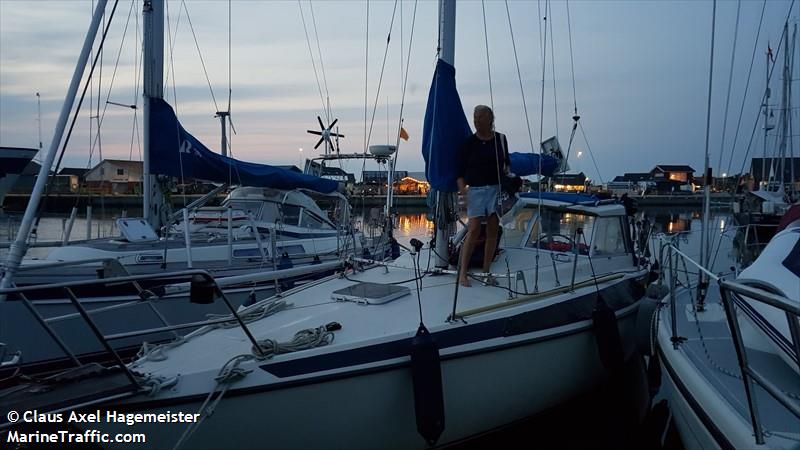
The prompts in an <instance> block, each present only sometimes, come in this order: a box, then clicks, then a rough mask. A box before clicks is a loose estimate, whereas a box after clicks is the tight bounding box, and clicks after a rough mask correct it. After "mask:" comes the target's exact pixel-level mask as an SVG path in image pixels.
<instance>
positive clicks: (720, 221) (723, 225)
mask: <svg viewBox="0 0 800 450" xmlns="http://www.w3.org/2000/svg"><path fill="white" fill-rule="evenodd" d="M719 229H720V230H723V231H724V230H725V219H719Z"/></svg>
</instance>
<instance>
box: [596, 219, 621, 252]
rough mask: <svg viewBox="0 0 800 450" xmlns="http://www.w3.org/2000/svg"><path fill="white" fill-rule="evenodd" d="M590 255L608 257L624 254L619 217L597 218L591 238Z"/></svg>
mask: <svg viewBox="0 0 800 450" xmlns="http://www.w3.org/2000/svg"><path fill="white" fill-rule="evenodd" d="M591 242H592V255H593V256H608V255H619V254H622V253H626V252H627V249H626V248H625V235H624V234H623V232H622V223H621V222H620V218H619V217H601V218H598V219H597V221H596V224H595V227H594V236H592V241H591Z"/></svg>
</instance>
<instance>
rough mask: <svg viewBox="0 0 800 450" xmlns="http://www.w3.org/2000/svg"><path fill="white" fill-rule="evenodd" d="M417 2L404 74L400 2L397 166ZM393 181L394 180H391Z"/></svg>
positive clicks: (395, 162) (395, 165)
mask: <svg viewBox="0 0 800 450" xmlns="http://www.w3.org/2000/svg"><path fill="white" fill-rule="evenodd" d="M417 2H418V0H414V12H413V13H412V14H411V34H410V35H409V38H408V56H407V57H406V61H405V64H406V65H405V69H406V70H405V75H403V72H402V71H403V63H402V60H403V25H402V24H403V4H402V3H401V4H400V61H401V62H400V78H401V79H402V82H403V88H402V90H401V92H400V117H399V119H398V123H397V140H396V142H395V148H396V149H397V150H395V154H394V167H395V169H396V168H397V156H398V155H399V153H400V131H401V130H402V128H403V111H404V109H405V105H406V86H407V85H408V69H409V67H411V46H412V44H413V42H414V28H415V26H416V23H417ZM392 181H394V180H392Z"/></svg>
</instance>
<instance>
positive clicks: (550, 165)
mask: <svg viewBox="0 0 800 450" xmlns="http://www.w3.org/2000/svg"><path fill="white" fill-rule="evenodd" d="M539 157H540V156H539V154H537V153H522V152H514V153H510V154H509V155H508V158H509V159H510V160H511V172H513V173H514V174H515V175H519V176H521V177H524V176H526V175H544V176H546V177H552V176H553V174H554V173H556V170H557V169H558V168H559V165H560V164H561V161H560V160H558V159H557V158H555V157H553V156H550V155H541V158H542V162H541V169H542V173H541V174H539Z"/></svg>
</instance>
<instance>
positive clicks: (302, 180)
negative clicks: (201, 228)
mask: <svg viewBox="0 0 800 450" xmlns="http://www.w3.org/2000/svg"><path fill="white" fill-rule="evenodd" d="M150 171H151V172H152V173H153V174H158V175H168V176H172V177H178V178H193V179H198V180H207V181H214V182H218V183H228V182H231V183H234V184H240V185H243V186H253V187H268V188H275V189H296V188H303V189H310V190H313V191H317V192H322V193H326V194H327V193H329V192H333V191H335V190H336V188H337V187H338V185H339V183H338V182H337V181H334V180H328V179H325V178H319V177H315V176H311V175H305V174H301V173H296V172H292V171H290V170H286V169H281V168H279V167H273V166H269V165H266V164H256V163H250V162H245V161H239V160H237V159H233V158H228V157H227V156H222V155H220V154H218V153H214V152H212V151H211V150H209V149H208V148H207V147H206V146H205V145H203V144H202V143H201V142H200V141H198V140H197V139H196V138H195V137H194V136H192V135H191V134H189V133H188V132H187V131H186V130H185V129H183V127H182V126H181V124H180V122H178V118H177V117H176V116H175V111H173V110H172V107H171V106H169V104H167V102H165V101H164V100H161V99H156V98H153V99H150Z"/></svg>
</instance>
